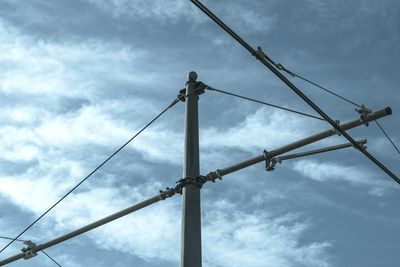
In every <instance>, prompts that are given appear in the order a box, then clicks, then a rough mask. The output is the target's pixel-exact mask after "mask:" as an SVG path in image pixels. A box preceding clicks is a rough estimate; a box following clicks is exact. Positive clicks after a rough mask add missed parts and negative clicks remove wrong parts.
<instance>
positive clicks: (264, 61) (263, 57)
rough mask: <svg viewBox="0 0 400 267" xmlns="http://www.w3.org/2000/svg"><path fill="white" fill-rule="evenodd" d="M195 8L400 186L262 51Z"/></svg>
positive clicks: (209, 13)
mask: <svg viewBox="0 0 400 267" xmlns="http://www.w3.org/2000/svg"><path fill="white" fill-rule="evenodd" d="M190 1H191V2H192V3H193V4H194V5H195V6H196V7H198V8H199V9H200V10H201V11H202V12H203V13H204V14H206V15H207V16H208V17H209V18H210V19H212V20H213V21H214V22H215V23H216V24H218V25H219V26H220V27H221V28H222V29H223V30H225V31H226V32H227V33H228V34H229V35H230V36H231V37H232V38H234V39H235V40H236V41H238V42H239V43H240V44H241V45H242V46H243V47H244V48H245V49H246V50H247V51H249V52H250V53H251V55H252V56H254V57H255V58H256V59H257V60H258V61H260V62H261V63H262V64H263V65H264V66H265V67H267V68H268V69H269V70H270V71H271V72H272V73H274V74H275V75H276V76H277V77H278V78H279V79H280V80H281V81H282V82H283V83H285V84H286V85H287V86H288V87H289V88H290V89H291V90H292V91H293V92H294V93H295V94H297V96H299V97H300V98H301V99H303V101H304V102H306V103H307V104H308V105H309V106H310V107H311V108H313V109H314V110H315V111H316V112H317V113H318V114H319V115H321V117H322V118H324V119H325V120H326V121H327V122H328V123H329V124H330V125H331V126H332V127H333V128H334V129H335V130H336V131H337V132H338V133H339V134H341V135H342V136H343V137H345V138H346V139H347V140H349V141H350V143H352V144H353V145H354V147H356V148H357V149H358V150H360V152H361V153H363V154H364V155H365V156H366V157H367V158H368V159H369V160H370V161H372V162H373V163H374V164H375V165H376V166H378V167H379V168H380V169H381V170H382V171H383V172H385V173H386V174H387V175H389V176H390V177H391V178H392V179H393V180H394V181H395V182H396V183H398V184H400V178H399V177H397V176H396V175H395V174H394V173H393V172H392V171H391V170H389V169H388V168H387V167H386V166H385V165H384V164H382V163H381V162H380V161H379V160H378V159H376V158H375V157H374V156H373V155H372V154H371V153H369V152H368V151H367V150H366V149H365V148H364V147H362V146H361V145H359V144H358V143H357V142H356V141H355V140H354V139H353V138H352V137H351V136H350V135H349V134H348V133H347V132H345V131H344V130H342V129H341V128H340V126H339V125H338V124H337V123H336V122H335V121H334V120H333V119H332V118H331V117H329V116H328V115H327V114H326V113H325V112H324V111H323V110H322V109H321V108H320V107H319V106H318V105H317V104H315V103H314V102H313V101H312V100H311V99H310V98H308V97H307V96H306V95H305V94H304V93H303V92H302V91H301V90H300V89H299V88H297V86H295V85H294V84H293V83H292V82H291V81H290V80H288V78H286V77H285V76H284V75H283V74H282V73H281V72H280V71H279V70H278V68H277V67H276V63H275V62H273V61H272V60H271V59H270V58H269V57H268V56H267V55H265V54H264V53H262V51H261V50H260V51H256V50H255V49H254V48H252V47H251V46H250V45H249V44H248V43H247V42H246V41H244V40H243V39H242V38H241V37H240V36H239V35H237V34H236V33H235V32H234V31H233V30H232V29H230V28H229V27H228V26H227V25H226V24H225V23H224V22H223V21H222V20H221V19H219V18H218V17H217V16H216V15H215V14H213V13H212V12H211V10H209V9H208V8H207V7H206V6H204V5H203V4H202V3H201V2H200V1H198V0H190Z"/></svg>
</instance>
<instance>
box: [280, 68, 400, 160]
mask: <svg viewBox="0 0 400 267" xmlns="http://www.w3.org/2000/svg"><path fill="white" fill-rule="evenodd" d="M277 66H278V69H280V70H283V71H285V72H286V73H288V74H289V75H291V76H293V77H295V78H299V79H301V80H303V81H305V82H307V83H309V84H312V85H314V86H315V87H317V88H320V89H322V90H324V91H325V92H327V93H329V94H331V95H333V96H336V97H338V98H340V99H342V100H344V101H346V102H348V103H350V104H352V105H354V106H356V107H359V108H361V107H362V105H360V104H357V103H355V102H354V101H352V100H350V99H348V98H346V97H344V96H341V95H339V94H337V93H335V92H333V91H331V90H329V89H327V88H326V87H323V86H321V85H319V84H318V83H316V82H313V81H311V80H309V79H307V78H304V77H303V76H301V75H299V74H297V73H294V72H293V71H291V70H288V69H286V68H285V67H284V66H282V64H279V63H278V64H277ZM375 123H376V125H377V126H378V127H379V129H380V130H381V132H382V133H383V135H384V136H385V137H386V139H387V140H388V141H389V142H390V143H391V144H392V146H393V148H394V149H395V150H396V151H397V153H399V154H400V149H399V148H398V147H397V145H396V144H395V143H394V142H393V140H392V139H391V138H390V136H389V135H388V134H387V132H386V130H385V129H384V128H383V127H382V126H381V125H380V124H379V122H378V121H375Z"/></svg>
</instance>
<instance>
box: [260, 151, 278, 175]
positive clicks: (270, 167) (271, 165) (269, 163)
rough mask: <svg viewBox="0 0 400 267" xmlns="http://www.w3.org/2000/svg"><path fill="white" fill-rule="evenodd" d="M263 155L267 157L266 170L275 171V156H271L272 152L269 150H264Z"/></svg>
mask: <svg viewBox="0 0 400 267" xmlns="http://www.w3.org/2000/svg"><path fill="white" fill-rule="evenodd" d="M263 155H264V158H265V170H266V171H273V170H274V169H275V164H276V163H273V158H271V154H270V153H269V152H268V151H267V150H264V151H263Z"/></svg>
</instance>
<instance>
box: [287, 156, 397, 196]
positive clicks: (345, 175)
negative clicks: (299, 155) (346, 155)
mask: <svg viewBox="0 0 400 267" xmlns="http://www.w3.org/2000/svg"><path fill="white" fill-rule="evenodd" d="M293 169H294V170H296V171H298V172H300V173H301V174H303V175H304V176H306V177H308V178H310V179H312V180H315V181H318V182H328V181H339V182H347V183H350V184H353V185H355V186H364V187H368V188H369V192H370V193H371V194H373V195H377V196H381V195H383V194H384V192H386V191H387V190H388V189H390V188H391V185H390V184H389V183H388V182H387V181H384V180H380V178H382V175H378V174H377V173H371V172H367V171H363V170H360V168H358V167H353V166H346V165H343V164H336V163H329V162H328V163H321V162H318V161H314V160H300V161H297V162H296V163H295V164H294V165H293Z"/></svg>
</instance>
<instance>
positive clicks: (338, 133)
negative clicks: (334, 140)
mask: <svg viewBox="0 0 400 267" xmlns="http://www.w3.org/2000/svg"><path fill="white" fill-rule="evenodd" d="M335 124H336V125H337V126H339V125H340V121H339V120H335ZM332 132H333V134H335V135H338V136H341V135H342V134H341V133H340V132H339V131H338V130H337V129H336V128H333V129H332Z"/></svg>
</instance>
